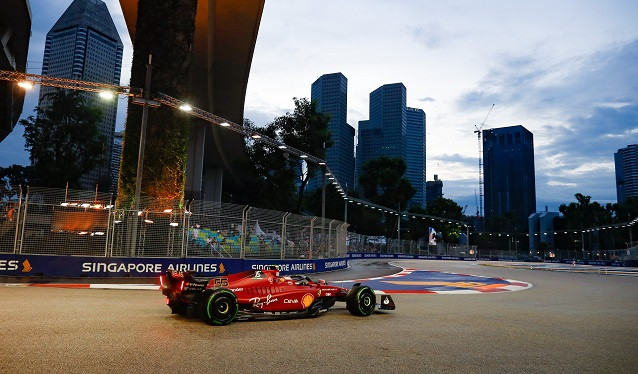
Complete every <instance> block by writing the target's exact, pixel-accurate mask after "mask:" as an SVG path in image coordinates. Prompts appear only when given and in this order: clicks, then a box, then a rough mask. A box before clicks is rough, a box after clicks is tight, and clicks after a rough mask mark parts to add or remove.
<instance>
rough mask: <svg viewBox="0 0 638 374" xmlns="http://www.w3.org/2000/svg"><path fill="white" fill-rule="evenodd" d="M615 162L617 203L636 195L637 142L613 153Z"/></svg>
mask: <svg viewBox="0 0 638 374" xmlns="http://www.w3.org/2000/svg"><path fill="white" fill-rule="evenodd" d="M614 161H615V163H616V194H617V199H618V203H623V202H625V200H627V198H629V197H638V144H631V145H628V146H627V147H625V148H621V149H619V150H618V152H616V153H614Z"/></svg>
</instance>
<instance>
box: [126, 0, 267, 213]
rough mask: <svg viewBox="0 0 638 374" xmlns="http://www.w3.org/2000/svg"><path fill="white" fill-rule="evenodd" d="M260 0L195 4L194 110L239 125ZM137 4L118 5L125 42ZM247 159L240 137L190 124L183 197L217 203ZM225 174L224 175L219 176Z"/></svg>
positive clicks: (239, 180) (129, 0)
mask: <svg viewBox="0 0 638 374" xmlns="http://www.w3.org/2000/svg"><path fill="white" fill-rule="evenodd" d="M264 1H265V0H242V1H236V0H208V1H206V0H199V1H198V4H197V15H196V18H195V40H194V43H193V52H192V53H193V55H192V57H193V60H192V68H191V74H190V76H191V82H190V97H189V98H179V99H183V100H189V101H190V102H191V103H192V104H193V105H194V106H197V107H199V108H201V109H204V110H206V111H208V112H211V113H214V114H216V115H218V116H220V117H223V118H226V119H228V120H230V121H233V122H235V123H239V124H241V123H242V122H243V118H244V101H245V98H246V86H247V84H248V75H249V72H250V65H251V62H252V57H253V51H254V49H255V42H256V41H257V32H258V30H259V24H260V22H261V14H262V11H263V8H264ZM137 4H138V2H137V0H120V5H121V7H122V12H123V13H124V19H125V21H126V25H127V27H128V30H129V33H130V35H131V39H133V40H134V36H135V24H136V21H137ZM247 162H248V159H247V156H246V154H245V151H244V140H243V136H242V135H241V134H237V133H235V132H232V131H230V130H226V129H222V128H219V127H217V126H211V125H210V124H208V123H207V122H203V121H201V120H197V119H194V120H193V121H192V122H191V125H190V138H189V144H188V159H187V163H186V191H185V197H186V198H194V199H205V200H215V201H219V200H221V191H222V181H223V185H224V187H230V186H241V185H243V184H244V183H245V176H244V175H242V173H241V170H240V168H241V165H242V164H244V163H247ZM224 174H225V175H224Z"/></svg>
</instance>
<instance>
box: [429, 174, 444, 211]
mask: <svg viewBox="0 0 638 374" xmlns="http://www.w3.org/2000/svg"><path fill="white" fill-rule="evenodd" d="M439 197H443V181H442V180H440V179H439V176H438V175H437V174H434V180H433V181H427V182H425V200H426V202H427V203H428V204H429V203H430V202H431V201H434V200H436V199H438V198H439Z"/></svg>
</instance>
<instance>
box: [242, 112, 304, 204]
mask: <svg viewBox="0 0 638 374" xmlns="http://www.w3.org/2000/svg"><path fill="white" fill-rule="evenodd" d="M244 127H246V128H248V129H255V126H254V124H253V123H252V122H251V121H249V120H244ZM256 130H257V129H256ZM258 130H259V132H261V133H262V134H264V135H266V136H268V137H271V138H276V137H277V128H276V127H275V125H274V124H273V123H271V124H269V125H268V126H266V127H265V128H260V129H258ZM246 151H247V153H248V157H249V159H250V160H251V167H252V171H253V172H254V173H255V174H256V185H254V186H252V187H253V188H252V189H251V191H250V196H249V197H248V200H247V201H245V202H246V203H248V204H251V205H255V206H259V207H263V208H268V209H274V210H280V211H291V210H292V209H293V202H294V201H295V195H296V194H295V189H296V186H295V177H296V174H295V170H296V169H295V166H294V164H293V161H292V160H290V157H289V155H287V154H286V153H284V152H282V151H281V150H280V149H277V148H276V147H273V146H270V145H267V144H266V143H262V142H259V141H256V140H252V139H248V138H247V144H246Z"/></svg>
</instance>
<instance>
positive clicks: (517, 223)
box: [483, 126, 536, 232]
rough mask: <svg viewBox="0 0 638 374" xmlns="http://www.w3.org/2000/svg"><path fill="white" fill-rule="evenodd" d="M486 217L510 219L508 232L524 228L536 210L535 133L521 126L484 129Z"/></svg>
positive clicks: (488, 223) (507, 220) (489, 222)
mask: <svg viewBox="0 0 638 374" xmlns="http://www.w3.org/2000/svg"><path fill="white" fill-rule="evenodd" d="M483 156H484V161H483V171H484V174H485V220H486V223H487V225H488V227H490V226H489V225H490V224H493V221H494V218H497V217H500V218H502V219H503V220H504V222H509V227H507V230H509V231H511V232H516V231H527V218H528V217H529V215H530V214H532V213H534V212H535V211H536V182H535V171H534V136H533V135H532V133H531V132H529V131H528V130H527V129H525V128H524V127H523V126H511V127H501V128H497V129H490V130H483Z"/></svg>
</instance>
